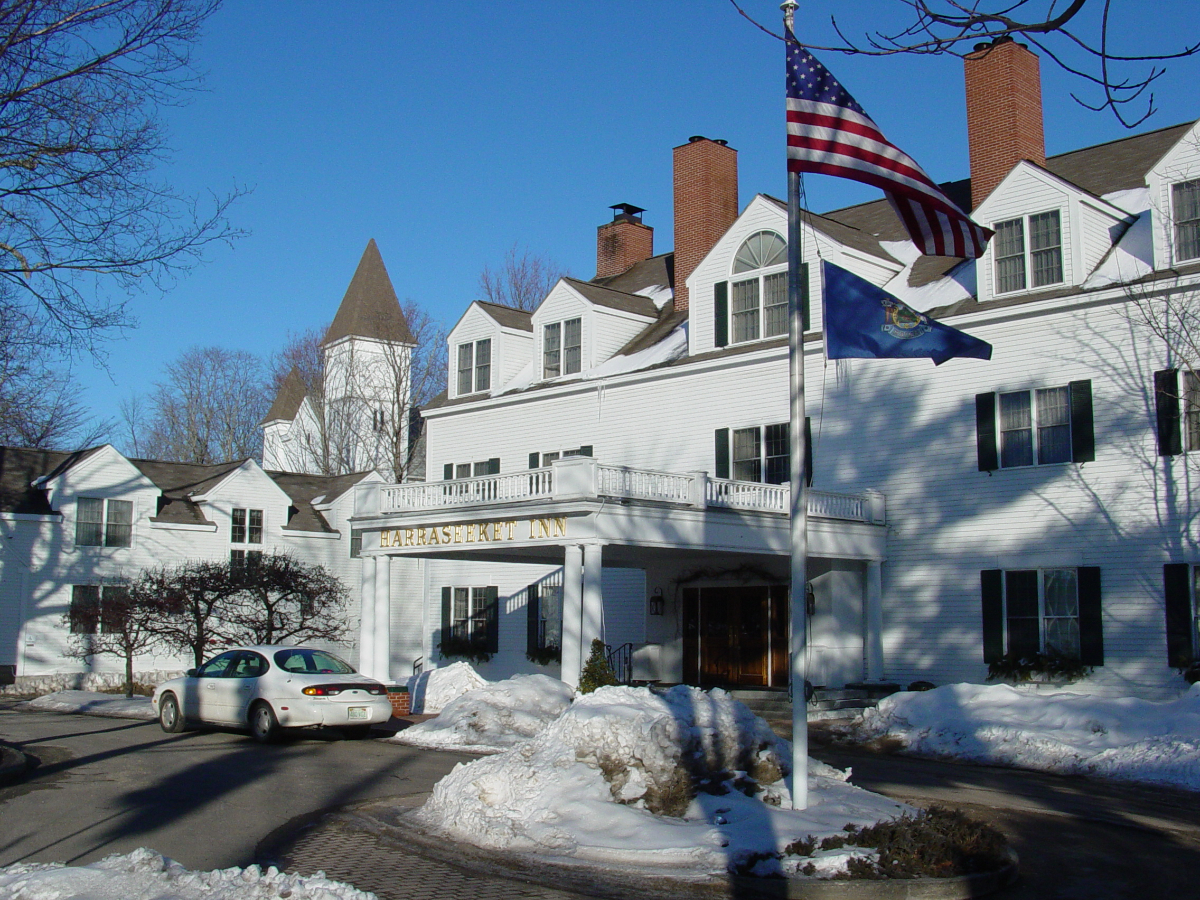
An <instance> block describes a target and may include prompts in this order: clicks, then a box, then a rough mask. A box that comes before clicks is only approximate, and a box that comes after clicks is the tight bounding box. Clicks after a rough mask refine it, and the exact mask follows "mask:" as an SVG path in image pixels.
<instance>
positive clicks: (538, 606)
mask: <svg viewBox="0 0 1200 900" xmlns="http://www.w3.org/2000/svg"><path fill="white" fill-rule="evenodd" d="M526 596H527V597H528V603H529V605H528V607H527V616H528V633H527V636H526V647H525V652H526V653H527V654H528V655H529V658H530V659H534V658H536V657H539V656H541V657H547V656H549V657H553V656H554V655H555V654H556V652H561V650H562V607H563V594H562V570H561V569H560V570H558V571H557V572H555V573H554V574H552V575H549V576H547V577H546V578H543V579H542V580H541V581H539V582H537V583H536V584H531V585H530V586H529V587H528V588H527V589H526ZM543 661H544V659H543Z"/></svg>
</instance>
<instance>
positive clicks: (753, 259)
mask: <svg viewBox="0 0 1200 900" xmlns="http://www.w3.org/2000/svg"><path fill="white" fill-rule="evenodd" d="M786 265H787V242H786V241H784V239H783V238H781V237H780V236H779V235H778V234H776V233H775V232H773V231H759V232H757V233H755V234H752V235H750V237H748V238H747V239H746V240H745V242H743V244H742V246H741V247H739V248H738V252H737V253H736V254H735V255H734V257H733V274H734V275H741V274H745V273H749V272H754V273H755V274H754V275H753V276H752V277H750V278H743V279H741V280H738V281H733V282H731V284H730V285H729V287H730V298H729V299H730V304H729V319H730V325H731V326H732V327H731V328H730V332H731V334H732V336H733V342H734V343H740V342H743V341H756V340H758V339H759V338H768V337H776V336H778V335H781V334H787V330H788V322H787V278H788V277H787V269H786V268H785V267H786ZM764 270H766V271H764Z"/></svg>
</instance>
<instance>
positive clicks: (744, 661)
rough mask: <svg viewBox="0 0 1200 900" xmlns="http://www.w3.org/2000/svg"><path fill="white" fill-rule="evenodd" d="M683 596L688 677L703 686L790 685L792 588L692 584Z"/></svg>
mask: <svg viewBox="0 0 1200 900" xmlns="http://www.w3.org/2000/svg"><path fill="white" fill-rule="evenodd" d="M781 598H782V602H781ZM683 600H684V604H683V606H684V623H683V626H684V627H683V635H684V641H683V642H684V680H685V681H687V682H688V683H690V684H698V685H701V686H703V687H709V686H713V685H721V686H745V687H772V686H775V687H781V686H783V685H786V684H787V606H786V603H787V589H786V588H780V587H778V586H774V587H768V586H766V585H753V586H747V587H713V588H687V589H685V590H684V592H683Z"/></svg>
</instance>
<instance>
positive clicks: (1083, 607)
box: [1079, 566, 1104, 666]
mask: <svg viewBox="0 0 1200 900" xmlns="http://www.w3.org/2000/svg"><path fill="white" fill-rule="evenodd" d="M1079 661H1080V662H1082V663H1083V664H1084V665H1085V666H1102V665H1104V621H1103V616H1102V611H1101V607H1100V567H1099V566H1080V567H1079Z"/></svg>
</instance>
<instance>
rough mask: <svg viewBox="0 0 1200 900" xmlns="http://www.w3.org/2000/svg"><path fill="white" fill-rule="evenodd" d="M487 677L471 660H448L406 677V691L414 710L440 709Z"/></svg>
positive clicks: (417, 711)
mask: <svg viewBox="0 0 1200 900" xmlns="http://www.w3.org/2000/svg"><path fill="white" fill-rule="evenodd" d="M487 683H488V682H487V679H486V678H484V677H483V676H482V675H480V674H479V673H478V672H476V671H475V670H474V669H472V668H471V664H470V663H465V662H456V663H451V664H450V665H448V666H446V667H445V668H441V669H429V670H427V671H425V672H422V673H421V674H420V675H414V676H413V677H412V678H410V679H408V693H409V697H410V698H411V703H412V711H413V712H414V713H439V712H441V711H442V709H443V708H444V707H445V706H446V704H447V703H449V702H450V701H451V700H455V699H457V698H459V697H461V696H462V695H463V694H465V693H467V692H468V691H473V690H475V689H476V688H481V687H483V686H484V685H485V684H487Z"/></svg>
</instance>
